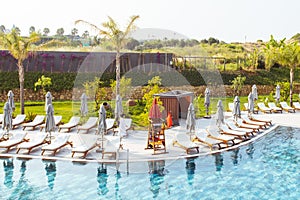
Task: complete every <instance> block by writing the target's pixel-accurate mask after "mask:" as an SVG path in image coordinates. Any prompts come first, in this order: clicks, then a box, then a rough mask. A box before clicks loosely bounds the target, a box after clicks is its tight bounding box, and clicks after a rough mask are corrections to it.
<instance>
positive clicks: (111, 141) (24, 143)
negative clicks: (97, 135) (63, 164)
mask: <svg viewBox="0 0 300 200" xmlns="http://www.w3.org/2000/svg"><path fill="white" fill-rule="evenodd" d="M2 134H3V133H2ZM26 137H27V133H26V132H20V133H14V134H12V135H11V136H10V138H9V139H5V140H4V141H1V142H0V149H4V152H6V153H7V152H9V151H10V150H11V149H12V148H16V153H17V154H18V153H19V152H22V153H27V154H30V153H31V151H32V150H33V149H35V148H38V147H41V155H44V154H45V153H46V152H48V153H50V154H52V155H53V156H55V154H56V153H57V152H58V151H59V150H61V149H62V148H64V147H65V146H67V145H70V146H71V147H72V149H71V157H74V155H75V154H81V155H82V156H81V158H85V157H86V156H87V154H88V153H89V152H90V151H91V150H92V149H94V148H96V147H99V144H97V142H96V141H94V142H91V143H88V144H86V143H83V144H80V145H78V146H77V147H73V142H72V141H70V135H68V134H58V135H57V136H55V139H54V140H52V141H50V138H49V135H48V134H46V133H44V132H41V133H38V134H37V135H35V137H32V138H29V139H28V138H26ZM120 142H121V140H120V137H118V136H106V137H105V145H104V146H103V148H102V149H103V150H102V151H103V152H102V153H103V154H113V155H114V156H116V154H117V153H118V151H119V149H120V147H121V143H120Z"/></svg>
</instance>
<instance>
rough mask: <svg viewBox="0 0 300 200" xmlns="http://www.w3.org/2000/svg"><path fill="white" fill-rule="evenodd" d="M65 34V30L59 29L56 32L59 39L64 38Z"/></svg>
mask: <svg viewBox="0 0 300 200" xmlns="http://www.w3.org/2000/svg"><path fill="white" fill-rule="evenodd" d="M64 33H65V30H64V28H59V29H57V30H56V35H57V36H59V37H62V36H63V35H64Z"/></svg>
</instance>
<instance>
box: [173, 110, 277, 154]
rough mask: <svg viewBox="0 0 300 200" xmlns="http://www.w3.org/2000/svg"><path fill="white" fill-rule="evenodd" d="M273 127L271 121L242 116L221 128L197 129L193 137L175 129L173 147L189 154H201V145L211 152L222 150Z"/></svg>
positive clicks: (229, 121) (226, 122)
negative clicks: (194, 151) (193, 151)
mask: <svg viewBox="0 0 300 200" xmlns="http://www.w3.org/2000/svg"><path fill="white" fill-rule="evenodd" d="M271 125H272V122H271V121H269V120H263V119H256V118H251V119H250V118H249V117H248V116H244V115H242V118H240V119H238V120H237V121H234V120H226V121H225V124H223V125H221V126H220V127H217V126H212V127H207V128H206V129H199V128H198V129H197V128H196V130H195V132H193V133H192V135H191V137H189V136H188V135H187V131H186V130H185V131H184V130H183V129H181V131H179V130H178V129H175V130H174V131H176V133H175V136H174V139H173V145H174V146H178V147H180V148H182V149H184V150H185V151H186V153H187V154H188V153H190V152H191V151H192V150H196V151H197V152H199V145H204V146H208V147H209V148H210V149H211V150H212V149H214V148H217V149H222V148H225V147H229V146H233V145H236V144H238V143H240V142H242V141H246V140H249V139H251V138H252V137H253V136H255V135H257V134H258V133H260V130H262V129H266V128H268V127H269V126H271ZM189 134H191V133H189ZM197 147H198V148H197Z"/></svg>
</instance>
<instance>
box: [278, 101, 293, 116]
mask: <svg viewBox="0 0 300 200" xmlns="http://www.w3.org/2000/svg"><path fill="white" fill-rule="evenodd" d="M280 106H281V108H282V109H283V110H285V111H286V112H293V113H294V112H295V109H294V108H292V107H291V106H289V105H288V104H287V103H286V102H285V101H283V102H280Z"/></svg>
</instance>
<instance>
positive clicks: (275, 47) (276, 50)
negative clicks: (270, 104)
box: [265, 35, 300, 105]
mask: <svg viewBox="0 0 300 200" xmlns="http://www.w3.org/2000/svg"><path fill="white" fill-rule="evenodd" d="M265 57H266V58H265V59H266V67H267V69H270V68H271V67H272V66H273V65H274V64H275V63H278V64H280V65H282V66H284V67H288V68H290V105H292V103H293V81H294V71H295V68H296V67H298V66H300V46H299V44H298V42H297V41H296V42H292V43H287V42H286V41H285V38H284V39H282V40H280V41H279V42H277V41H276V40H275V39H274V37H273V36H272V35H271V39H270V41H269V42H268V43H267V44H266V47H265Z"/></svg>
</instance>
